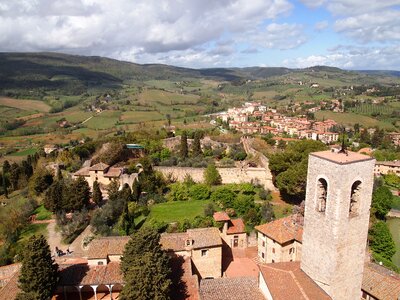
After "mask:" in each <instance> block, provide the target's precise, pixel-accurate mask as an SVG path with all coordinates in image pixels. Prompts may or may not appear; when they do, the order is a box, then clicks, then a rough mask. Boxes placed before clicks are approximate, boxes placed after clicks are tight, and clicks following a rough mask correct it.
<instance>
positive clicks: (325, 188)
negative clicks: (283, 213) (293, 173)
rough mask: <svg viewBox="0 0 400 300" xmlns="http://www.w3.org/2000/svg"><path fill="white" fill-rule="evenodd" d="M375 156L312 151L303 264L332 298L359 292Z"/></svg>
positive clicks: (356, 296) (350, 296)
mask: <svg viewBox="0 0 400 300" xmlns="http://www.w3.org/2000/svg"><path fill="white" fill-rule="evenodd" d="M374 165H375V160H374V159H373V158H371V157H369V156H366V155H362V154H358V153H355V152H350V151H346V150H345V149H342V150H341V151H339V152H332V151H321V152H314V153H311V154H310V156H309V162H308V174H307V191H306V201H305V217H304V232H303V245H302V259H301V269H302V270H303V271H304V272H305V273H306V274H307V275H308V276H310V277H311V278H312V279H313V280H314V281H315V282H316V283H317V284H318V285H319V286H320V287H321V288H322V289H323V290H325V292H326V293H327V294H328V295H329V296H330V297H331V298H332V299H334V300H339V299H340V300H346V299H348V300H353V299H360V298H361V282H362V276H363V270H364V257H365V249H366V243H367V235H368V223H369V214H370V205H371V198H372V187H373V169H374Z"/></svg>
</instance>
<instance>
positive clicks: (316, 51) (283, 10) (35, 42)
mask: <svg viewBox="0 0 400 300" xmlns="http://www.w3.org/2000/svg"><path fill="white" fill-rule="evenodd" d="M40 51H55V52H63V53H69V54H79V55H97V56H105V57H110V58H115V59H119V60H125V61H131V62H136V63H162V64H169V65H175V66H182V67H190V68H214V67H251V66H264V67H289V68H304V67H310V66H315V65H327V66H334V67H339V68H343V69H350V70H354V69H356V70H400V0H380V1H379V0H297V1H296V0H0V52H40Z"/></svg>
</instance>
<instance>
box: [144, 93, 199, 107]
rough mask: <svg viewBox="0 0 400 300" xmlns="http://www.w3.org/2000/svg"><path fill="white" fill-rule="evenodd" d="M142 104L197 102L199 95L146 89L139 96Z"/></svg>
mask: <svg viewBox="0 0 400 300" xmlns="http://www.w3.org/2000/svg"><path fill="white" fill-rule="evenodd" d="M139 99H140V102H141V103H142V104H153V103H157V102H158V103H161V104H163V105H175V104H190V103H197V101H198V99H199V96H196V95H190V94H188V95H182V94H178V93H170V92H167V91H162V90H152V89H149V90H145V91H143V92H142V93H141V94H140V96H139Z"/></svg>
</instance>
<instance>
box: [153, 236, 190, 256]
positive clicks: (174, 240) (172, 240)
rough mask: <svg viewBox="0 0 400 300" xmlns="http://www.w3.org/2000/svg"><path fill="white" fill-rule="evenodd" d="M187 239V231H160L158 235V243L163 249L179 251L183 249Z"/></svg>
mask: <svg viewBox="0 0 400 300" xmlns="http://www.w3.org/2000/svg"><path fill="white" fill-rule="evenodd" d="M188 239H189V235H188V234H187V232H178V233H162V234H161V237H160V244H161V247H162V248H163V249H164V250H167V251H170V250H172V251H181V250H185V247H186V241H187V240H188Z"/></svg>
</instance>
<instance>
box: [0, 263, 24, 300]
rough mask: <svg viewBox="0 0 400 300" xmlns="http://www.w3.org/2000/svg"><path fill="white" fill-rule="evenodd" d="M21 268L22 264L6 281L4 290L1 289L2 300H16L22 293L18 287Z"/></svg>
mask: <svg viewBox="0 0 400 300" xmlns="http://www.w3.org/2000/svg"><path fill="white" fill-rule="evenodd" d="M20 267H21V264H18V267H17V269H16V270H15V272H14V273H12V275H11V277H9V278H8V279H7V280H6V282H5V285H4V286H3V288H2V289H0V300H9V299H15V298H16V297H17V294H18V293H19V292H20V289H19V287H18V278H19V270H20Z"/></svg>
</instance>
